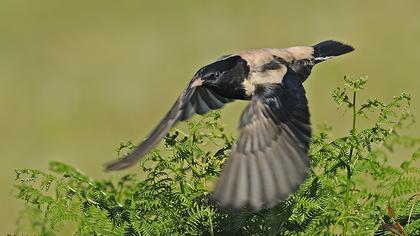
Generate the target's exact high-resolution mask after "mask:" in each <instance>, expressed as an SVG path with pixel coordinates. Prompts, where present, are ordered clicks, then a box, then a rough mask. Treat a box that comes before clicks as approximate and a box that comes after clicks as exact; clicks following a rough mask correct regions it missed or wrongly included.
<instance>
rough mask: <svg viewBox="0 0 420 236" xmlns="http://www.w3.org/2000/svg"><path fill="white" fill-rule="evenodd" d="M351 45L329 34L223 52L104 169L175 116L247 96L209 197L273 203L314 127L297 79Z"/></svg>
mask: <svg viewBox="0 0 420 236" xmlns="http://www.w3.org/2000/svg"><path fill="white" fill-rule="evenodd" d="M353 50H354V48H353V47H352V46H349V45H346V44H343V43H340V42H337V41H333V40H327V41H323V42H321V43H318V44H316V45H314V46H295V47H288V48H283V49H276V48H264V49H256V50H248V51H243V52H241V53H238V54H231V55H227V56H223V57H221V58H219V59H218V60H216V61H215V62H213V63H211V64H209V65H206V66H204V67H202V68H201V69H199V70H198V71H197V73H196V74H195V75H194V76H193V78H192V80H191V81H190V82H189V84H188V86H187V88H186V89H185V90H184V91H183V92H182V94H181V95H180V96H179V98H178V99H177V100H176V102H175V104H174V105H173V106H172V108H171V109H170V110H169V112H168V113H167V114H166V116H165V117H164V118H163V119H162V120H161V122H160V123H159V124H158V125H157V127H156V128H155V129H154V130H153V131H152V132H151V133H150V134H149V136H147V138H146V139H145V140H144V141H143V142H141V143H140V144H139V145H138V146H137V147H136V148H135V149H134V150H133V151H132V152H131V153H129V154H128V155H126V156H124V157H123V158H122V159H119V160H116V161H113V162H110V163H108V164H106V170H121V169H125V168H127V167H130V166H132V165H133V164H135V163H136V162H137V161H139V160H140V159H141V158H143V157H144V156H145V155H146V154H147V153H148V152H149V151H150V150H151V149H153V148H154V147H155V146H156V145H157V144H159V142H160V141H161V140H162V139H163V137H165V135H166V134H167V132H168V131H169V129H170V128H171V127H173V126H174V125H175V124H176V123H177V122H178V121H184V120H186V119H188V118H190V117H191V116H192V115H194V114H200V115H201V114H205V113H207V112H208V111H210V110H215V109H219V108H222V107H223V106H224V104H226V103H229V102H232V101H234V100H249V101H250V102H249V104H248V105H247V106H246V108H245V110H244V111H243V113H242V115H241V117H240V120H239V131H240V134H239V137H238V139H237V141H236V143H235V144H234V145H233V147H232V150H231V153H230V157H229V158H228V159H227V160H226V162H225V163H224V164H223V167H222V172H221V174H220V178H219V180H218V182H217V184H216V187H215V189H214V192H213V193H212V194H211V197H212V199H213V200H214V201H215V202H216V204H217V205H218V206H219V207H221V208H229V209H243V208H247V209H252V210H254V211H258V210H260V209H262V208H270V207H273V206H274V205H275V204H277V203H278V202H280V201H282V200H284V199H286V198H287V197H288V196H289V195H290V194H291V193H294V192H295V191H296V190H297V188H298V187H299V185H300V184H301V183H302V182H303V181H304V180H305V179H306V176H307V173H308V169H309V158H308V149H309V144H310V140H311V126H310V120H309V110H308V101H307V99H306V96H305V89H304V88H303V85H302V83H303V82H304V81H305V80H306V79H307V78H308V76H309V75H310V73H311V70H312V67H313V66H314V65H316V64H318V63H320V62H323V61H325V60H328V59H330V58H333V57H336V56H339V55H342V54H345V53H348V52H351V51H353Z"/></svg>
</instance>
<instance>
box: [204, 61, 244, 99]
mask: <svg viewBox="0 0 420 236" xmlns="http://www.w3.org/2000/svg"><path fill="white" fill-rule="evenodd" d="M197 74H198V76H199V77H200V78H201V80H202V81H203V86H205V87H208V88H212V89H213V90H214V91H216V92H218V93H219V94H220V95H222V96H225V97H229V98H237V99H240V98H242V96H243V88H242V82H243V80H244V79H246V78H247V77H248V74H249V67H248V64H247V63H246V61H245V60H244V59H243V58H242V57H240V56H229V57H226V58H224V59H221V60H218V61H216V62H213V63H211V64H209V65H207V66H204V67H203V68H201V69H200V70H199V71H198V72H197Z"/></svg>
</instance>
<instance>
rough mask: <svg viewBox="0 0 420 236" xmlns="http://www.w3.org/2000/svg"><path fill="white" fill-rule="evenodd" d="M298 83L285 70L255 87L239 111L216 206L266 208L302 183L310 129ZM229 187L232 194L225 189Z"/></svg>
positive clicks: (293, 73) (305, 172)
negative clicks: (273, 80) (278, 78)
mask: <svg viewBox="0 0 420 236" xmlns="http://www.w3.org/2000/svg"><path fill="white" fill-rule="evenodd" d="M302 81H303V80H302V78H301V75H300V74H298V73H296V72H294V71H293V70H291V69H290V68H288V71H287V73H286V74H285V77H284V78H283V82H282V83H281V84H263V85H258V86H257V87H256V89H255V91H254V95H253V99H252V101H251V103H250V104H248V106H247V107H246V108H245V110H244V112H243V113H242V116H241V119H240V124H239V129H240V136H239V138H238V141H237V143H236V145H235V146H234V147H233V149H232V153H231V156H230V158H229V160H228V161H227V162H226V164H225V165H224V166H223V170H222V173H221V176H220V178H219V182H218V184H217V185H216V188H215V190H214V193H213V195H212V197H213V198H214V199H215V200H216V202H218V204H219V205H220V206H221V207H224V208H234V209H240V208H244V207H245V208H250V209H252V210H260V209H261V208H265V207H271V206H273V205H275V204H276V203H278V202H279V201H281V200H284V199H285V198H286V197H288V196H289V195H290V194H291V193H293V192H294V191H296V189H297V188H298V187H299V185H300V184H301V183H302V182H303V181H304V180H305V178H306V175H307V171H308V168H309V159H308V154H307V152H308V149H309V142H310V137H311V128H310V124H309V111H308V106H307V100H306V97H305V91H304V89H303V86H302V84H301V82H302ZM244 166H246V168H245V167H244ZM236 168H239V170H238V171H237V170H235V169H236ZM228 172H230V173H228ZM244 172H246V173H244ZM232 173H234V174H232ZM232 178H233V179H232ZM227 183H228V184H227ZM232 185H233V186H235V188H234V191H235V192H234V193H233V194H232V193H231V192H232V189H228V188H230V187H231V186H232ZM228 193H229V194H228Z"/></svg>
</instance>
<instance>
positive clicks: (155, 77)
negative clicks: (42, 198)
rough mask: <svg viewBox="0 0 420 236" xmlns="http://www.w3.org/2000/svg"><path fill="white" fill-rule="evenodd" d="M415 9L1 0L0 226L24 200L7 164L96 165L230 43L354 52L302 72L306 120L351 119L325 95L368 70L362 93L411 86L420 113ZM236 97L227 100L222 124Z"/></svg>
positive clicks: (392, 4)
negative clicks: (330, 45) (330, 44)
mask: <svg viewBox="0 0 420 236" xmlns="http://www.w3.org/2000/svg"><path fill="white" fill-rule="evenodd" d="M419 12H420V2H419V1H414V0H413V1H332V0H331V1H239V0H238V1H149V2H143V1H104V0H72V1H59V0H38V1H34V0H1V1H0V151H1V152H0V155H1V159H2V163H3V164H2V165H1V166H0V168H1V171H0V175H1V176H0V181H1V182H0V185H1V187H2V190H1V195H0V201H1V203H0V206H1V209H0V229H1V230H0V234H1V235H4V234H7V233H13V232H14V229H15V221H16V216H17V214H18V211H19V209H21V208H22V203H21V202H19V201H18V200H15V199H14V198H13V196H12V195H11V189H12V186H13V180H14V169H16V168H38V169H42V170H45V169H46V167H47V163H48V162H49V161H51V160H60V161H64V162H66V163H69V164H71V165H74V166H77V167H78V168H79V169H81V170H82V171H84V172H85V173H87V174H89V175H91V176H93V177H104V176H106V175H107V174H106V173H103V172H102V164H103V163H104V162H107V161H109V160H111V159H112V158H114V157H115V152H114V149H115V148H116V147H117V146H118V144H119V142H120V141H126V140H129V139H133V140H134V141H136V142H137V141H139V140H140V139H142V138H143V137H144V136H145V135H146V134H147V133H148V132H149V131H150V129H151V128H152V127H153V126H154V125H155V124H156V123H157V122H158V121H159V119H160V118H161V117H162V116H163V115H164V113H165V112H166V111H167V109H168V108H169V106H170V105H172V103H173V101H174V100H175V98H176V97H177V96H178V94H179V93H180V92H181V91H182V89H183V88H184V87H185V86H186V84H187V82H188V81H189V80H190V78H191V76H192V75H193V74H194V73H195V71H196V70H197V69H199V67H201V66H202V65H205V64H207V63H209V62H212V61H213V60H214V59H215V58H217V57H219V56H220V55H223V54H226V53H229V52H238V51H241V50H244V49H250V48H261V47H280V48H281V47H286V46H293V45H312V44H315V43H318V42H319V41H322V40H325V39H337V40H340V41H343V42H346V43H349V44H352V45H353V46H354V47H355V48H356V51H355V52H354V53H352V54H349V55H346V56H343V57H340V58H336V59H334V60H331V61H329V62H326V63H323V64H321V65H319V66H317V67H316V68H315V70H314V71H313V73H312V76H311V78H310V80H308V81H307V82H306V88H307V94H308V97H309V101H310V109H311V113H312V122H313V123H314V124H323V123H327V124H331V125H333V126H335V127H336V133H337V135H339V134H340V132H345V131H347V130H348V129H349V126H350V125H349V122H350V120H349V119H348V117H346V116H343V115H342V113H341V111H340V112H337V110H336V108H335V106H334V105H333V103H332V102H331V98H330V94H331V92H332V90H333V89H334V88H336V87H337V86H339V85H341V84H342V77H343V76H344V75H349V76H361V75H368V76H369V78H370V80H369V84H368V89H367V90H365V92H364V95H363V96H365V97H367V96H369V97H378V98H381V99H383V98H390V96H392V95H397V94H399V93H400V92H402V91H407V92H409V93H411V94H412V95H413V98H414V101H413V111H414V113H416V114H417V117H420V106H419V103H420V98H419V97H418V93H419V92H420V70H419V67H420V56H419V55H420V43H419V39H420V14H419ZM243 106H244V103H236V104H231V105H229V106H228V107H227V108H226V110H225V112H224V118H225V123H226V125H227V127H228V130H230V131H232V132H234V131H235V129H236V122H237V120H238V117H239V115H240V112H241V109H242V107H243ZM419 131H420V127H419V125H418V124H416V125H414V126H413V127H412V129H411V130H410V133H411V134H418V133H419ZM131 171H133V170H131Z"/></svg>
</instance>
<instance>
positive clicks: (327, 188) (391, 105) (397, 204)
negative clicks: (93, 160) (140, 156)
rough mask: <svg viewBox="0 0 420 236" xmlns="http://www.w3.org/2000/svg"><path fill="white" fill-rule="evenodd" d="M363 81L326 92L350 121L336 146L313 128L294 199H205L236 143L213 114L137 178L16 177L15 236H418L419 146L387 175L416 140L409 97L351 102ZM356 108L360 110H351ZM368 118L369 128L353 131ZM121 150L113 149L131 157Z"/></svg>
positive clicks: (57, 168) (53, 168)
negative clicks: (266, 205)
mask: <svg viewBox="0 0 420 236" xmlns="http://www.w3.org/2000/svg"><path fill="white" fill-rule="evenodd" d="M366 82H367V80H366V79H365V78H358V79H348V78H345V86H344V87H342V88H337V89H336V90H335V91H334V92H333V95H332V97H333V99H334V101H335V103H336V104H337V105H338V106H339V107H343V108H345V110H346V111H348V113H349V114H350V115H351V116H352V117H353V119H352V124H349V127H350V128H351V130H350V131H349V133H348V134H347V135H346V136H344V137H340V138H334V137H332V135H331V130H332V128H331V127H326V126H323V127H320V128H318V129H316V130H315V131H316V132H315V134H314V136H313V140H312V146H311V150H310V157H311V166H312V168H311V172H310V175H309V177H308V179H307V181H306V182H305V183H304V184H303V185H302V186H301V188H300V189H299V191H298V192H297V193H295V194H294V195H292V196H291V197H290V198H289V199H287V200H286V201H284V202H282V203H280V204H278V205H277V206H276V207H275V208H273V209H269V210H263V211H261V212H257V213H253V212H247V211H245V210H244V211H242V212H220V211H218V210H217V209H216V208H215V207H214V206H213V205H212V204H211V203H209V201H208V195H209V193H210V189H211V186H212V184H214V182H215V180H216V179H217V176H218V173H219V172H220V167H221V165H222V163H223V161H224V160H225V159H226V158H227V157H228V156H229V150H230V147H231V145H232V143H233V140H234V139H233V138H232V137H230V136H227V135H226V134H225V133H224V130H223V127H222V126H221V125H220V124H219V123H218V121H219V118H220V113H219V112H214V113H211V114H209V115H207V116H204V117H197V118H196V119H195V120H193V121H191V122H188V123H187V127H188V133H186V134H184V133H182V132H181V131H179V130H173V131H172V132H171V133H170V134H169V135H168V136H167V137H166V138H165V149H164V150H155V151H154V152H153V153H151V154H150V155H148V156H147V157H146V158H145V160H144V161H143V162H142V163H141V171H142V172H144V173H146V177H145V178H140V177H138V176H137V175H136V174H129V175H124V176H118V177H116V176H113V179H109V180H93V179H91V178H90V177H88V176H86V175H84V174H83V173H81V172H80V171H79V170H77V169H75V168H73V167H71V166H68V165H66V164H63V163H58V162H51V163H50V173H44V172H41V171H38V170H32V169H22V170H17V171H16V173H17V178H16V181H17V185H16V187H15V195H16V197H17V198H19V199H22V200H24V201H25V203H26V204H25V209H24V210H23V211H22V212H21V216H20V218H19V228H18V233H23V234H28V233H30V234H33V233H35V234H40V235H61V234H64V233H67V234H75V235H123V234H124V235H294V234H301V235H320V234H322V233H324V234H326V235H333V234H342V235H372V234H377V235H387V234H396V235H420V201H419V196H420V168H418V167H415V165H414V163H415V162H417V161H418V159H420V148H419V149H417V150H416V151H415V152H414V154H413V155H412V157H411V158H410V159H409V160H407V161H404V162H402V163H401V165H400V166H399V167H393V166H391V165H389V164H388V163H387V160H388V158H391V156H392V155H395V154H392V153H393V151H394V150H395V149H396V148H397V147H398V146H402V147H403V148H406V149H408V148H413V147H416V145H417V144H418V143H419V139H416V138H413V137H408V136H404V135H402V133H401V130H402V129H404V128H407V127H408V126H409V125H410V124H412V123H413V122H414V119H413V116H412V115H411V113H410V112H409V106H410V96H408V95H407V94H405V93H403V94H401V95H399V96H396V97H393V98H392V100H391V101H390V102H388V103H385V102H382V101H379V100H377V99H369V100H367V101H366V102H359V101H357V98H358V96H357V94H358V93H359V91H360V90H361V89H363V86H364V85H365V84H366ZM356 101H357V102H356ZM364 118H368V119H369V121H370V123H371V124H370V125H369V127H364V128H360V127H358V123H357V121H358V119H364ZM132 146H133V145H132V144H131V143H130V142H128V143H123V144H121V145H120V148H119V149H118V150H117V152H118V153H120V152H121V151H124V150H127V149H130V147H132Z"/></svg>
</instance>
